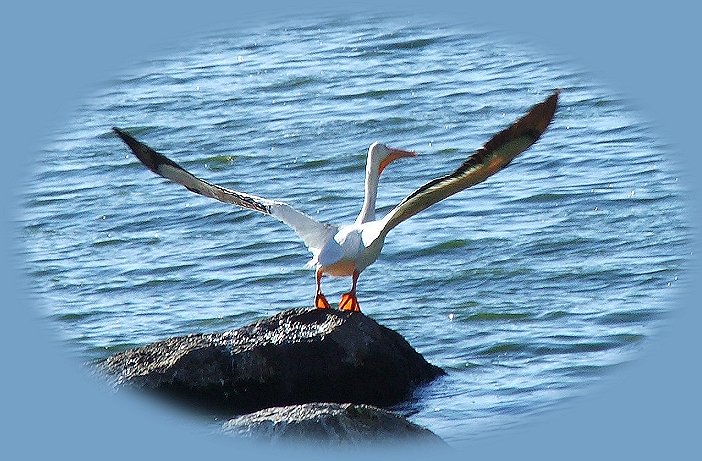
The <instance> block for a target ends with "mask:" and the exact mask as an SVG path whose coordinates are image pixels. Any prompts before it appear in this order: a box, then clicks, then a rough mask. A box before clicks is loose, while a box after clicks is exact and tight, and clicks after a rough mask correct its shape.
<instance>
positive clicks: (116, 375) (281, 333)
mask: <svg viewBox="0 0 702 461" xmlns="http://www.w3.org/2000/svg"><path fill="white" fill-rule="evenodd" d="M98 368H99V369H101V370H102V371H103V372H105V373H106V374H107V375H109V376H110V377H111V378H112V379H113V380H114V382H115V384H116V385H117V386H120V387H121V386H129V387H137V388H141V389H145V390H152V391H155V392H157V393H158V394H160V395H166V396H170V397H175V398H177V399H178V400H179V401H182V402H186V403H190V404H192V405H195V406H196V407H197V408H201V409H205V410H207V411H214V412H216V413H218V414H222V415H226V414H231V413H235V414H240V413H248V412H251V411H256V410H260V409H262V408H268V407H275V406H286V405H294V404H300V403H308V402H338V403H347V402H350V403H366V404H371V405H379V406H387V405H393V404H396V403H398V402H401V401H403V400H406V399H407V398H409V397H410V396H411V394H412V392H413V390H414V389H415V388H416V387H417V386H419V385H420V384H422V383H425V382H428V381H430V380H432V379H434V378H436V377H438V376H440V375H443V374H445V373H444V371H443V370H442V369H441V368H438V367H436V366H434V365H431V364H430V363H428V362H427V361H426V360H424V358H423V357H422V356H421V355H420V354H419V353H418V352H416V351H415V350H414V349H413V348H412V347H411V346H410V345H409V344H408V343H407V341H405V339H404V338H403V337H402V336H400V335H399V334H398V333H396V332H394V331H392V330H390V329H388V328H385V327H383V326H381V325H379V324H378V323H376V322H375V321H374V320H372V319H371V318H369V317H366V316H365V315H363V314H362V313H359V312H341V311H337V310H332V309H311V310H310V309H291V310H287V311H283V312H281V313H279V314H277V315H275V316H273V317H270V318H267V319H263V320H260V321H258V322H255V323H253V324H251V325H248V326H245V327H242V328H239V329H238V330H232V331H226V332H223V333H211V334H195V335H188V336H183V337H176V338H170V339H167V340H164V341H160V342H157V343H153V344H150V345H147V346H144V347H141V348H137V349H132V350H128V351H124V352H120V353H118V354H115V355H113V356H111V357H109V358H107V359H106V360H104V361H103V362H101V363H99V364H98Z"/></svg>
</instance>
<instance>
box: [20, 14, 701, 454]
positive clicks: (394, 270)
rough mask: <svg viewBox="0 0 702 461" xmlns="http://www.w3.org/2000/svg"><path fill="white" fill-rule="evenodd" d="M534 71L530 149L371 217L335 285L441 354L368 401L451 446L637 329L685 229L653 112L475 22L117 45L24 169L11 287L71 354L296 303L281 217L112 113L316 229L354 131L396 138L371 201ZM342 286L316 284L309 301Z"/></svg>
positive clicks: (461, 141) (405, 184)
mask: <svg viewBox="0 0 702 461" xmlns="http://www.w3.org/2000/svg"><path fill="white" fill-rule="evenodd" d="M555 88H561V89H562V90H563V92H562V94H561V105H560V108H559V110H558V112H557V114H556V118H555V120H554V122H553V124H552V125H551V127H550V128H549V130H548V131H547V132H546V134H545V135H544V136H543V138H542V139H541V140H540V141H539V142H538V143H537V144H536V145H534V146H533V147H532V148H531V149H530V150H528V151H527V152H526V153H525V154H523V155H522V156H520V157H519V158H517V159H516V160H515V161H514V162H513V163H512V164H511V165H510V166H509V167H508V168H507V169H506V170H504V171H502V172H500V173H499V174H497V175H496V176H494V177H492V178H490V179H489V180H488V181H486V182H485V183H482V184H480V185H478V186H475V187H474V188H471V189H469V190H467V191H464V192H462V193H460V194H458V195H456V196H454V197H452V198H450V199H447V200H446V201H444V202H442V203H441V204H439V205H436V206H435V207H432V208H431V209H428V210H426V211H424V212H423V213H421V214H419V215H417V216H415V217H413V218H412V219H410V220H408V221H407V222H405V223H403V224H402V225H400V226H399V227H397V228H396V229H394V230H393V231H392V232H391V233H390V235H389V236H388V239H387V240H386V245H385V247H384V249H383V252H382V254H381V257H380V259H379V260H378V261H377V262H376V263H375V264H374V265H373V266H371V267H370V268H369V269H367V270H366V271H365V272H364V273H363V274H362V276H361V279H360V281H359V300H360V303H361V307H362V309H363V311H364V312H365V313H366V314H367V315H369V316H370V317H372V318H373V319H375V320H376V321H378V322H379V323H381V324H383V325H385V326H387V327H389V328H392V329H394V330H396V331H398V332H399V333H400V334H402V335H403V336H404V337H405V338H407V340H408V341H409V342H410V344H412V345H413V346H414V347H415V348H416V349H417V350H418V351H419V352H421V353H422V354H423V355H424V356H425V357H426V358H427V359H428V360H429V361H430V362H432V363H433V364H436V365H438V366H441V367H443V368H444V369H445V370H446V371H447V372H448V376H447V377H445V378H442V379H440V380H438V381H436V382H435V383H432V384H431V385H429V386H427V387H425V388H423V389H422V390H420V391H419V392H418V393H417V395H416V396H415V399H414V400H413V401H412V402H409V403H407V404H404V405H400V406H398V407H396V408H394V410H396V411H398V412H401V413H402V414H404V415H407V416H408V417H409V418H410V419H411V420H412V421H414V422H416V423H418V424H420V425H422V426H425V427H427V428H429V429H431V430H432V431H434V432H436V433H437V434H438V435H440V436H441V437H443V438H444V439H446V440H447V441H448V442H450V443H457V444H460V442H461V441H466V440H470V439H471V438H475V437H479V436H484V435H486V434H490V433H493V432H494V431H498V430H501V429H504V428H507V427H512V426H515V425H520V424H525V423H528V421H529V418H530V417H534V415H536V414H540V413H543V412H545V411H554V410H555V409H556V408H558V406H559V404H562V403H563V402H565V401H567V400H568V399H572V398H574V397H577V396H581V395H586V394H587V392H588V389H592V388H593V386H595V384H596V383H598V382H601V381H602V380H603V378H605V377H606V376H607V375H608V374H609V373H610V372H611V371H612V370H613V369H616V368H618V367H621V366H622V365H623V364H625V363H626V362H629V361H631V360H635V359H636V358H637V357H639V356H640V355H641V354H642V353H643V351H645V349H646V348H647V347H650V345H651V344H655V336H656V333H657V331H659V329H660V327H661V326H662V325H663V324H664V323H665V321H666V318H667V316H668V315H669V314H670V312H671V311H672V306H673V305H674V304H675V300H676V299H677V297H678V296H679V294H680V293H681V292H682V291H683V290H684V288H685V287H686V284H687V283H688V281H687V278H686V270H685V269H686V267H687V265H688V261H689V259H690V257H689V255H690V228H689V226H688V223H687V221H686V219H685V200H684V197H685V188H684V186H683V184H684V183H685V181H684V176H682V175H683V172H682V171H680V169H679V166H678V165H676V164H675V163H674V162H672V161H671V159H672V158H673V155H672V154H671V152H670V150H669V148H668V147H667V145H666V144H665V142H664V141H663V140H661V139H660V138H659V137H658V136H657V134H656V132H655V125H654V123H655V120H648V119H647V118H645V117H644V116H643V115H642V114H639V113H637V112H636V111H635V110H634V108H633V107H634V104H633V103H632V102H631V101H628V100H627V99H626V98H625V97H624V96H622V95H620V94H618V93H617V92H615V91H614V90H613V89H611V88H608V87H607V86H606V85H604V84H602V83H601V82H599V81H598V80H597V78H596V76H593V75H591V74H589V73H588V72H587V71H586V70H584V69H581V68H579V67H578V65H577V63H572V62H567V61H566V60H564V59H563V58H559V57H554V56H550V55H548V54H544V53H543V52H542V51H540V50H536V49H531V48H529V47H528V46H526V45H523V44H519V43H517V42H513V41H510V40H509V39H507V38H505V37H502V36H500V35H496V34H493V33H489V32H485V31H480V30H469V29H466V28H458V27H449V26H446V25H443V24H440V23H434V22H426V21H423V20H421V19H418V18H410V17H407V18H403V17H396V18H388V17H362V16H357V17H353V18H347V17H343V18H341V17H324V18H319V19H305V20H292V19H290V20H287V21H282V22H275V23H270V24H267V25H265V26H251V27H250V28H248V29H246V30H241V31H221V32H218V33H211V34H209V35H207V36H204V37H201V38H200V39H199V40H197V41H190V42H188V43H187V44H181V45H178V46H174V47H173V48H172V49H170V50H169V51H168V52H165V53H164V55H160V56H153V57H151V58H148V59H145V60H141V61H136V62H135V63H134V66H133V67H132V68H129V69H125V70H124V72H123V73H122V74H120V75H116V76H114V79H112V80H110V81H106V82H103V85H102V86H101V90H99V91H96V92H94V93H92V94H87V95H86V97H85V100H84V101H81V103H80V105H79V109H78V110H77V111H76V112H75V113H73V114H71V115H70V117H69V118H68V121H67V122H66V124H65V125H64V126H62V127H61V128H60V129H58V130H57V131H56V132H55V133H52V134H51V136H50V137H51V139H53V141H52V142H50V143H48V144H47V145H46V146H45V149H44V151H43V152H42V153H41V156H40V158H39V161H38V162H36V165H35V166H34V168H33V171H32V175H31V177H29V178H28V181H27V184H26V187H25V189H24V194H23V211H22V215H21V218H20V219H21V225H22V231H23V234H22V236H23V245H24V250H23V251H24V254H23V255H22V256H23V259H24V261H25V270H26V273H27V276H28V277H29V279H30V280H31V286H32V293H31V296H32V298H33V299H34V300H35V304H36V306H37V309H38V310H39V313H40V314H41V316H42V317H45V318H46V319H48V320H49V322H50V324H51V325H52V326H53V327H54V328H55V332H56V335H57V336H58V337H59V338H60V339H61V341H62V342H63V343H64V344H65V345H66V348H67V349H68V350H69V351H70V353H72V354H73V355H74V356H75V357H76V358H77V359H79V360H81V361H94V360H98V359H102V358H105V357H107V356H108V355H110V354H112V353H115V352H117V351H121V350H124V349H127V348H130V347H135V346H139V345H143V344H146V343H149V342H153V341H156V340H159V339H164V338H167V337H170V336H174V335H184V334H189V333H198V332H212V331H223V330H226V329H232V328H238V327H240V326H243V325H245V324H247V323H249V322H252V321H254V320H257V319H261V318H263V317H265V316H269V315H272V314H274V313H276V312H278V311H280V310H283V309H287V308H291V307H304V306H310V305H311V303H312V299H313V295H314V275H313V272H312V271H311V270H309V269H305V267H304V265H305V263H306V262H307V260H308V259H309V255H308V253H307V252H306V250H305V248H304V246H303V245H302V243H301V242H300V241H299V240H298V239H297V236H296V235H295V234H294V232H293V231H292V230H290V229H288V228H287V227H286V226H285V225H283V224H281V223H279V222H278V221H276V220H273V219H271V218H269V217H267V216H263V215H259V214H256V213H253V212H249V211H246V210H241V209H238V208H236V207H233V206H227V205H225V204H222V203H219V202H216V201H213V200H209V199H206V198H203V197H200V196H197V195H195V194H192V193H189V192H187V191H186V190H185V189H183V188H181V187H179V186H176V185H174V184H172V183H169V182H167V181H166V180H163V179H161V178H159V177H156V176H155V175H153V174H152V173H151V172H149V171H148V170H146V169H145V168H144V167H143V166H142V165H141V164H140V163H139V162H138V161H137V160H136V159H135V158H134V157H133V156H132V155H131V154H130V153H129V152H128V150H127V149H126V147H125V146H124V145H123V144H122V143H121V141H119V140H118V139H117V138H116V137H115V136H114V135H113V133H112V132H111V127H112V126H119V127H122V128H125V129H126V130H127V131H129V132H130V133H132V134H133V135H135V136H137V137H138V138H140V139H141V140H143V141H144V142H146V143H148V144H150V145H151V146H152V147H154V148H155V149H156V150H158V151H160V152H163V153H166V154H167V155H169V156H170V157H171V158H172V159H173V160H175V161H176V162H178V163H180V164H181V165H183V166H184V167H185V168H187V169H189V170H190V171H192V172H193V173H194V174H196V175H198V176H200V177H203V178H205V179H208V180H210V181H212V182H215V183H218V184H221V185H224V186H226V187H230V188H233V189H236V190H241V191H245V192H250V193H254V194H256V195H260V196H263V197H269V198H275V199H279V200H283V201H286V202H288V203H290V204H291V205H293V206H295V207H296V208H298V209H300V210H301V211H304V212H306V213H308V214H311V215H312V216H314V217H317V218H318V219H320V220H323V221H329V222H334V223H339V224H342V223H347V222H351V221H353V220H354V219H355V216H356V214H357V213H358V212H359V211H360V206H361V202H362V197H363V179H364V168H365V158H366V151H367V148H368V146H369V145H370V144H371V143H372V142H373V141H376V140H378V141H382V142H386V143H388V144H389V145H393V146H397V147H401V148H405V149H411V150H416V151H417V152H418V153H419V155H418V157H416V158H414V159H408V160H403V161H400V162H396V163H394V164H393V165H392V166H391V167H389V168H388V169H387V170H386V172H385V174H384V175H383V178H382V180H381V184H380V192H379V201H378V209H379V211H380V214H382V213H384V212H387V211H388V210H389V209H390V208H392V206H394V205H395V204H396V203H397V202H399V201H400V200H401V199H402V198H403V197H405V196H406V195H407V194H409V193H410V192H412V191H414V190H415V189H416V188H417V187H419V186H421V185H422V184H424V183H425V182H427V181H429V180H431V179H433V178H435V177H437V176H440V175H443V174H446V173H448V172H450V171H453V169H454V168H455V167H457V166H458V165H459V164H460V163H461V162H462V161H463V160H464V159H465V158H466V157H467V156H468V155H470V154H471V153H472V151H473V150H474V149H476V148H478V147H480V146H481V145H482V144H483V143H484V142H485V141H487V139H489V137H490V136H491V135H492V134H494V133H496V132H497V131H499V130H501V129H502V128H504V127H505V126H507V125H508V124H510V123H511V122H512V121H513V120H515V119H516V118H517V117H519V116H521V115H522V114H523V113H524V112H525V111H526V110H527V109H528V108H529V107H530V106H531V105H533V104H535V103H537V102H540V101H541V100H542V99H544V98H545V97H546V96H547V95H548V94H550V92H551V91H552V90H553V89H555ZM349 286H350V280H348V279H325V282H324V287H325V293H326V294H327V296H328V297H329V299H330V301H337V300H338V297H339V295H340V294H341V293H342V292H344V291H347V290H348V288H349Z"/></svg>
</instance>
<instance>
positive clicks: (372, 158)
mask: <svg viewBox="0 0 702 461" xmlns="http://www.w3.org/2000/svg"><path fill="white" fill-rule="evenodd" d="M416 155H417V154H416V153H415V152H412V151H408V150H402V149H396V148H394V147H388V146H386V145H385V144H383V143H380V142H374V143H373V144H371V146H370V147H369V148H368V166H369V167H372V168H377V169H378V176H380V173H382V172H383V170H384V169H385V167H386V166H388V165H390V163H392V162H394V161H395V160H397V159H399V158H404V157H415V156H416Z"/></svg>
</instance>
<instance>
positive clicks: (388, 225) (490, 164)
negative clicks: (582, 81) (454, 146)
mask: <svg viewBox="0 0 702 461" xmlns="http://www.w3.org/2000/svg"><path fill="white" fill-rule="evenodd" d="M558 94H559V91H555V92H554V93H553V94H552V95H551V96H549V97H548V98H547V99H546V100H545V101H543V102H541V103H539V104H536V105H535V106H534V107H532V108H531V110H529V112H528V113H527V114H526V115H524V116H523V117H522V118H520V119H519V120H517V121H516V122H514V123H513V124H512V125H511V126H509V127H508V128H506V129H504V130H502V131H500V132H499V133H497V134H496V135H495V136H493V137H492V139H490V140H489V141H488V142H487V143H486V144H485V145H484V146H483V147H481V148H480V149H478V150H477V151H475V153H474V154H473V155H471V156H470V157H468V159H467V160H466V161H465V162H464V163H463V164H462V165H461V166H460V167H458V169H457V170H456V171H454V172H453V173H451V174H449V175H446V176H443V177H440V178H437V179H434V180H432V181H430V182H428V183H427V184H425V185H423V186H422V187H420V188H419V189H417V190H416V191H414V192H413V193H412V194H410V195H408V196H407V197H406V198H405V199H404V200H403V201H402V202H400V203H399V204H398V205H397V206H396V207H395V208H393V209H392V210H391V211H390V212H389V213H388V214H387V216H385V218H383V223H384V225H383V228H382V231H381V232H382V233H385V234H387V232H389V231H390V229H392V228H394V227H395V226H397V225H398V224H400V223H401V222H402V221H404V220H406V219H408V218H410V217H411V216H414V215H415V214H417V213H419V212H420V211H422V210H424V209H426V208H428V207H430V206H431V205H433V204H435V203H437V202H439V201H441V200H443V199H445V198H446V197H449V196H451V195H453V194H455V193H457V192H460V191H462V190H464V189H467V188H469V187H471V186H473V185H475V184H478V183H480V182H482V181H484V180H485V179H487V178H488V177H490V176H492V175H493V174H495V173H497V172H498V171H500V170H501V169H502V168H504V167H506V166H507V165H508V164H509V162H511V161H512V159H514V158H515V157H516V156H517V155H519V154H520V153H522V152H524V151H525V150H526V149H527V148H528V147H529V146H531V145H532V144H534V143H535V142H536V140H537V139H539V137H540V136H541V135H542V134H543V133H544V131H546V128H547V127H548V125H549V123H551V120H552V119H553V116H554V114H555V113H556V106H557V105H558Z"/></svg>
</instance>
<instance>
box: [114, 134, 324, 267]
mask: <svg viewBox="0 0 702 461" xmlns="http://www.w3.org/2000/svg"><path fill="white" fill-rule="evenodd" d="M113 130H114V132H115V133H117V135H118V136H119V137H120V138H121V139H122V141H124V143H125V144H126V145H127V146H129V148H130V149H131V151H132V153H133V154H134V155H135V156H136V157H137V158H138V159H139V160H140V161H141V163H143V164H144V165H145V166H146V167H147V168H148V169H150V170H151V171H153V172H154V173H156V174H158V175H160V176H163V177H164V178H166V179H170V180H171V181H173V182H176V183H178V184H180V185H182V186H184V187H185V188H187V189H188V190H190V191H192V192H195V193H196V194H200V195H204V196H205V197H211V198H214V199H217V200H219V201H221V202H225V203H231V204H233V205H237V206H240V207H242V208H247V209H249V210H253V211H258V212H259V213H263V214H268V215H271V216H273V217H275V218H277V219H279V220H280V221H283V222H284V223H285V224H287V225H288V226H290V227H292V228H293V230H294V231H295V232H296V233H297V235H299V236H300V238H302V240H303V241H304V242H305V245H306V246H307V248H309V250H310V251H311V252H312V253H313V254H314V255H317V254H319V251H320V250H321V248H322V247H323V246H324V244H325V243H327V241H329V239H331V238H332V237H333V236H334V234H336V232H337V230H338V229H337V227H336V226H333V225H330V224H325V223H320V222H319V221H316V220H315V219H312V218H310V217H309V216H307V215H306V214H304V213H301V212H299V211H297V210H295V209H294V208H293V207H291V206H290V205H288V204H287V203H283V202H278V201H276V200H269V199H265V198H262V197H257V196H255V195H251V194H245V193H243V192H237V191H235V190H231V189H227V188H225V187H222V186H218V185H216V184H211V183H209V182H207V181H204V180H202V179H200V178H198V177H196V176H195V175H193V174H191V173H189V172H188V171H187V170H185V169H184V168H183V167H181V166H180V165H178V164H177V163H175V162H174V161H173V160H171V159H169V158H168V157H166V156H165V155H163V154H159V153H158V152H156V151H155V150H153V149H151V148H150V147H149V146H147V145H146V144H144V143H142V142H139V141H137V140H136V139H134V138H133V137H132V136H130V135H129V134H127V133H126V132H124V131H123V130H121V129H119V128H113Z"/></svg>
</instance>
